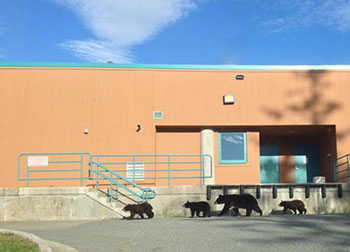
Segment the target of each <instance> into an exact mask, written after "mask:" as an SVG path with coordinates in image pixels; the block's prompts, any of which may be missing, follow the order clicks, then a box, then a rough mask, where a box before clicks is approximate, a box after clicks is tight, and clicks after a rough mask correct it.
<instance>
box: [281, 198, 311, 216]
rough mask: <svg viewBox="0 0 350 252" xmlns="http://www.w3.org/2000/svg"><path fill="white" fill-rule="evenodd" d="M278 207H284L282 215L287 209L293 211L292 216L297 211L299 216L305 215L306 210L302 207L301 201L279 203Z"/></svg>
mask: <svg viewBox="0 0 350 252" xmlns="http://www.w3.org/2000/svg"><path fill="white" fill-rule="evenodd" d="M279 206H280V207H284V208H283V213H284V214H285V213H286V212H287V209H291V210H293V212H294V214H297V211H296V210H297V209H298V211H299V214H303V213H305V214H306V208H305V205H304V202H302V201H301V200H292V201H283V200H282V201H281V203H280V204H279Z"/></svg>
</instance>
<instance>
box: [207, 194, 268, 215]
mask: <svg viewBox="0 0 350 252" xmlns="http://www.w3.org/2000/svg"><path fill="white" fill-rule="evenodd" d="M214 204H225V206H224V208H223V209H222V211H221V212H220V213H219V216H221V215H223V214H225V213H227V212H228V210H229V209H230V208H231V207H234V208H233V215H234V216H237V215H238V213H239V212H238V208H245V209H246V212H247V216H250V214H251V213H252V210H254V211H255V212H258V213H260V216H261V215H262V210H261V209H260V207H259V205H258V202H257V201H256V199H255V198H254V196H252V195H250V194H247V193H243V194H231V195H219V197H218V198H217V199H216V201H215V202H214Z"/></svg>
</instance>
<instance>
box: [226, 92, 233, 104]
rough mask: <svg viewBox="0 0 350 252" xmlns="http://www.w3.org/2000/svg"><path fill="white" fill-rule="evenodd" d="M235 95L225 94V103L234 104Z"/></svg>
mask: <svg viewBox="0 0 350 252" xmlns="http://www.w3.org/2000/svg"><path fill="white" fill-rule="evenodd" d="M234 103H235V96H234V95H233V94H225V95H224V104H234Z"/></svg>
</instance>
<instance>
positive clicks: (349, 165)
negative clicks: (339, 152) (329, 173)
mask: <svg viewBox="0 0 350 252" xmlns="http://www.w3.org/2000/svg"><path fill="white" fill-rule="evenodd" d="M345 158H346V161H345V160H344V159H345ZM339 162H341V163H339ZM344 165H346V167H345V169H343V170H340V171H339V168H340V167H344ZM344 172H346V176H343V177H340V178H339V176H338V175H339V174H340V173H344ZM346 178H348V179H349V178H350V154H346V155H344V156H341V157H339V158H337V159H336V160H335V161H334V180H335V181H336V182H338V181H339V180H342V179H346Z"/></svg>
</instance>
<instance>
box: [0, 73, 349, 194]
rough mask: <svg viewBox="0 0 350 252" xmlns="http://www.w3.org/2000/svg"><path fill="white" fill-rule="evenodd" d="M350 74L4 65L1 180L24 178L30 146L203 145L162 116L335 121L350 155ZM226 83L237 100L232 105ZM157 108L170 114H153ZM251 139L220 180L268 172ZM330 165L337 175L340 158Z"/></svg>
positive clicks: (135, 149) (217, 122) (125, 148)
mask: <svg viewBox="0 0 350 252" xmlns="http://www.w3.org/2000/svg"><path fill="white" fill-rule="evenodd" d="M236 74H244V75H245V78H244V80H236V79H235V75H236ZM349 82H350V71H347V70H333V71H306V70H298V71H297V70H293V71H292V70H290V71H288V70H259V71H258V70H181V69H171V70H170V69H169V70H157V69H126V68H125V69H118V68H108V69H107V68H100V69H99V68H67V67H66V68H54V67H51V68H45V67H42V68H40V67H23V68H21V67H1V68H0V85H1V92H0V104H1V106H0V115H1V118H2V120H1V121H0V130H1V140H0V141H1V152H0V160H1V167H0V186H1V187H18V186H23V185H24V184H23V183H19V182H18V181H17V156H18V155H19V154H20V153H25V152H81V151H89V152H92V153H94V154H95V153H96V154H130V153H132V154H156V153H158V154H160V152H177V153H180V152H183V153H185V152H186V153H199V150H200V149H199V143H200V137H199V132H196V133H182V134H180V133H173V135H171V134H172V133H157V131H156V127H157V126H172V127H185V126H186V127H187V126H191V127H198V128H199V129H200V127H202V126H214V127H217V128H218V129H219V128H220V127H222V126H241V127H244V126H271V125H276V126H284V125H335V126H336V146H335V148H336V151H337V153H336V154H337V155H338V156H339V155H343V154H346V153H348V152H350V120H349V117H348V115H349V114H350V99H349V94H350V85H349ZM226 93H233V94H234V95H235V100H236V102H235V104H234V105H223V101H222V100H223V99H222V97H223V95H224V94H226ZM153 111H163V113H164V118H163V119H153V117H152V112H153ZM138 124H139V125H141V127H142V129H141V130H140V131H139V132H137V131H136V129H137V125H138ZM84 129H89V134H84V133H83V130H84ZM175 135H176V136H175ZM215 139H216V140H215V141H217V137H215ZM172 142H176V144H175V145H176V146H172ZM216 145H217V143H216ZM247 146H248V163H247V164H246V165H235V166H228V165H220V164H218V163H216V167H215V168H216V173H215V176H216V183H258V182H259V172H258V170H259V158H258V157H259V154H258V153H259V148H258V147H259V136H258V132H250V133H248V141H247ZM215 149H216V151H217V146H215ZM164 154H165V153H164ZM322 158H324V157H322ZM322 158H321V159H322ZM215 162H217V159H215ZM330 163H331V162H330ZM327 167H328V166H327ZM322 169H325V171H324V173H328V174H330V175H329V176H331V174H332V167H329V168H322ZM228 175H229V176H228ZM284 181H288V176H287V177H285V180H284ZM58 183H62V184H63V185H69V184H72V183H73V182H64V181H63V182H58ZM76 184H77V183H76Z"/></svg>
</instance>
